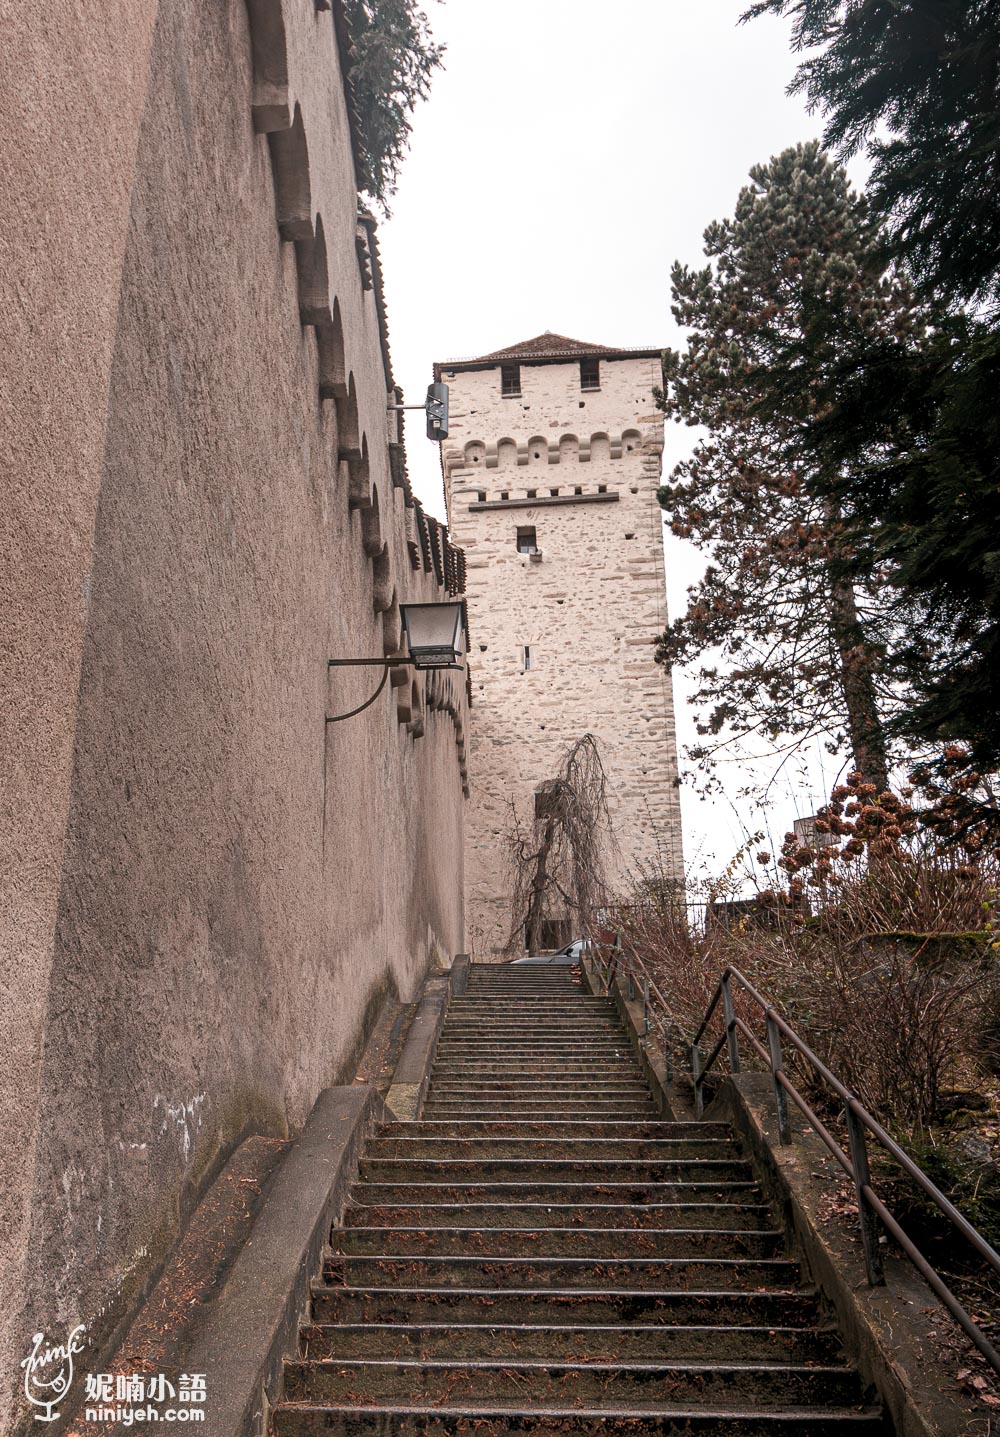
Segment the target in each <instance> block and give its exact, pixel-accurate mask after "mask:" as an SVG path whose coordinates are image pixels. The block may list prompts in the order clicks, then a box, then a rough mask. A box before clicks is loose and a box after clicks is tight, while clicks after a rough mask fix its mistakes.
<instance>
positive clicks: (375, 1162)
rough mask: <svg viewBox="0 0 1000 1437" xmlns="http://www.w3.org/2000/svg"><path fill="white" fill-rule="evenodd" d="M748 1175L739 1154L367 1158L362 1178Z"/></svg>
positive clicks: (593, 1180)
mask: <svg viewBox="0 0 1000 1437" xmlns="http://www.w3.org/2000/svg"><path fill="white" fill-rule="evenodd" d="M751 1175H752V1172H751V1167H750V1164H749V1163H748V1162H745V1161H743V1160H742V1159H741V1158H719V1159H716V1158H705V1159H702V1160H700V1161H699V1160H698V1159H695V1158H690V1159H685V1158H677V1159H675V1160H672V1159H669V1158H635V1159H629V1158H621V1159H619V1160H617V1161H616V1160H615V1159H613V1158H600V1159H597V1160H593V1161H591V1160H589V1159H587V1158H532V1157H525V1158H514V1157H510V1158H496V1159H492V1160H487V1159H462V1158H442V1159H440V1160H437V1159H434V1158H369V1157H363V1158H362V1160H361V1166H360V1172H359V1176H360V1178H361V1181H362V1182H372V1183H377V1182H383V1183H384V1182H425V1183H427V1182H445V1181H448V1182H466V1183H478V1184H482V1183H494V1182H529V1183H530V1182H577V1183H589V1184H591V1185H592V1186H596V1185H599V1184H600V1183H605V1182H619V1183H621V1182H639V1183H644V1184H649V1183H670V1182H673V1183H678V1182H680V1183H685V1182H686V1183H691V1182H703V1183H704V1182H738V1181H740V1180H741V1179H742V1180H744V1181H746V1180H748V1179H749V1178H750V1177H751Z"/></svg>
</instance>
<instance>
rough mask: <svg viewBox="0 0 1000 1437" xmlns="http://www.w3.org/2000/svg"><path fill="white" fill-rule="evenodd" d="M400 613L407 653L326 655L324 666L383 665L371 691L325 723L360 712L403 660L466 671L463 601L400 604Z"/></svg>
mask: <svg viewBox="0 0 1000 1437" xmlns="http://www.w3.org/2000/svg"><path fill="white" fill-rule="evenodd" d="M399 612H400V616H401V618H402V620H403V629H404V631H405V633H406V643H407V647H408V648H409V651H410V652H409V655H408V656H406V657H403V656H400V657H399V658H390V659H385V658H383V659H327V661H326V662H327V668H329V669H335V668H371V667H376V666H378V665H379V664H381V665H382V666H383V669H384V672H383V674H382V680H381V682H380V684H379V686H378V688H377V689H376V690H375V692H374V693H373V694H372V696H371V698H368V699H365V701H364V703H363V704H358V706H357V708H353V709H349V710H348V712H347V713H344V714H327V716H326V722H327V723H339V722H340V721H341V719H348V718H353V717H354V715H355V714H359V713H363V712H364V710H365V709H366V708H370V707H371V705H372V704H373V703H374V702H375V700H376V699H377V698H378V696H379V694H380V693H381V692H382V690H383V689H384V688H385V685H386V681H387V680H388V678H389V670H390V669H391V668H398V667H399V666H400V665H402V664H408V665H410V664H411V665H412V666H413V667H414V668H415V669H458V670H459V671H460V672H463V673H464V671H465V665H464V664H463V663H462V604H461V601H459V602H451V603H437V604H400V606H399Z"/></svg>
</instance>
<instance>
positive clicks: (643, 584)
mask: <svg viewBox="0 0 1000 1437" xmlns="http://www.w3.org/2000/svg"><path fill="white" fill-rule="evenodd" d="M434 372H435V378H437V379H441V380H444V382H445V383H446V384H448V385H449V386H450V391H451V394H450V400H451V405H450V407H451V419H450V437H449V439H448V440H447V441H446V443H445V444H444V445H443V447H442V465H443V469H444V480H445V492H446V496H447V502H448V518H449V524H450V529H451V533H452V535H453V537H454V539H455V541H456V542H457V543H458V544H461V545H462V546H463V547H464V549H465V551H466V555H467V561H468V578H467V583H466V591H467V595H468V604H469V620H470V633H471V653H470V665H471V674H472V698H473V708H472V713H471V716H470V728H471V742H472V748H473V752H474V755H475V759H474V764H473V773H474V777H473V780H472V800H471V803H470V805H469V809H468V811H467V819H466V821H467V834H466V923H467V943H468V945H469V947H470V950H471V951H472V952H474V953H489V952H491V951H492V952H495V951H497V950H499V949H500V948H501V947H502V946H503V944H504V942H505V940H506V938H507V935H508V932H509V929H510V922H511V913H510V896H511V880H510V872H509V869H508V867H507V860H506V858H505V854H504V846H503V841H502V835H503V832H504V829H505V827H506V826H507V825H508V823H509V819H510V804H511V802H512V801H513V803H514V804H515V805H516V807H517V811H518V813H519V815H520V817H521V818H522V820H524V821H525V822H527V823H529V824H530V822H531V819H532V816H533V810H534V793H535V789H536V787H537V786H538V784H539V783H541V782H543V781H544V780H545V779H547V778H550V777H552V776H554V775H555V773H556V772H557V770H558V768H559V764H560V761H561V758H562V756H563V754H564V753H565V751H566V750H567V748H568V747H569V746H570V745H571V744H572V743H573V742H574V741H575V740H576V739H578V738H580V737H581V736H582V735H583V734H584V733H586V732H588V731H590V732H592V733H594V734H595V735H596V737H597V739H598V742H599V745H600V749H601V753H602V756H603V759H604V763H605V768H606V770H607V774H608V778H609V782H610V790H611V793H610V807H611V812H612V816H613V819H614V824H615V831H616V837H617V841H618V845H619V849H620V851H619V852H618V853H617V854H615V855H612V858H611V863H610V864H609V868H610V872H611V876H612V878H613V880H614V881H615V884H616V887H617V888H618V889H619V891H620V890H621V889H622V888H623V887H624V885H625V883H626V881H627V878H628V875H629V873H630V872H634V871H635V868H636V865H637V864H640V865H641V864H642V863H643V862H644V861H649V860H652V859H655V858H656V857H657V855H658V856H659V860H660V864H661V867H662V868H663V869H664V870H665V871H666V873H667V874H668V876H670V877H671V878H673V879H675V880H678V881H679V880H680V879H681V833H680V804H679V799H678V793H677V787H676V778H677V750H676V740H675V734H674V714H673V694H672V686H671V681H670V675H669V673H666V672H665V671H664V670H663V669H662V668H660V667H658V665H657V664H655V663H654V661H653V645H654V641H655V639H656V636H657V634H658V633H660V632H661V631H662V630H663V628H664V625H665V623H666V595H665V585H664V568H663V543H662V533H661V518H660V509H659V506H658V505H657V502H656V489H657V485H658V484H659V480H660V465H661V454H662V450H663V419H662V415H661V414H660V413H659V411H658V410H657V409H656V407H655V405H654V402H653V395H652V390H653V387H654V385H656V384H658V383H659V382H660V352H659V350H653V349H610V348H607V347H604V346H600V345H593V344H584V343H581V342H580V341H578V340H573V339H567V338H565V337H564V336H563V335H558V334H549V333H546V334H543V335H539V336H538V337H537V338H536V339H530V340H526V341H524V342H523V343H521V344H516V345H513V346H511V347H510V348H509V349H504V350H497V351H496V352H495V353H493V354H486V355H483V356H482V357H481V358H479V359H463V360H454V361H449V362H446V363H442V364H437V365H435V369H434ZM571 936H572V935H571ZM550 937H551V941H552V943H553V946H554V943H555V940H556V939H557V938H561V937H562V935H561V934H559V933H557V932H552V933H551V935H550Z"/></svg>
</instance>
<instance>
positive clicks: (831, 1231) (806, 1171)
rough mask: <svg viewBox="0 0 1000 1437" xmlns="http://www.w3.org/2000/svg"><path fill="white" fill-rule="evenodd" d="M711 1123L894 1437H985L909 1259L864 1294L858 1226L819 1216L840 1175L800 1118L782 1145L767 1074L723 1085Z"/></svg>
mask: <svg viewBox="0 0 1000 1437" xmlns="http://www.w3.org/2000/svg"><path fill="white" fill-rule="evenodd" d="M705 1117H706V1119H715V1120H716V1121H718V1120H720V1119H721V1120H723V1121H728V1122H730V1123H732V1126H733V1128H734V1130H735V1131H736V1133H737V1134H738V1135H739V1136H740V1137H741V1138H742V1140H743V1142H744V1144H745V1145H746V1147H747V1148H748V1150H749V1152H750V1155H751V1156H752V1157H753V1159H754V1162H755V1166H756V1168H757V1171H758V1173H759V1175H760V1176H761V1178H762V1180H763V1184H764V1188H765V1191H766V1193H767V1196H768V1197H769V1198H770V1199H771V1201H772V1202H773V1203H774V1205H775V1208H776V1209H777V1211H778V1212H779V1213H780V1214H781V1215H782V1217H783V1219H784V1222H785V1227H786V1230H787V1232H788V1233H789V1235H790V1236H791V1238H792V1239H793V1241H794V1242H795V1243H796V1245H797V1247H798V1248H799V1251H800V1252H801V1253H802V1255H803V1257H804V1259H805V1263H806V1267H807V1269H808V1270H809V1272H810V1273H811V1275H812V1277H813V1279H814V1280H815V1282H816V1284H817V1286H818V1287H819V1288H820V1290H821V1291H822V1292H823V1295H824V1296H825V1297H826V1299H827V1300H828V1301H829V1302H830V1304H831V1306H832V1307H833V1309H834V1311H835V1313H836V1315H837V1318H838V1319H839V1326H840V1329H841V1333H842V1336H843V1337H844V1339H845V1343H846V1345H847V1348H848V1353H849V1356H850V1357H851V1359H852V1360H853V1361H854V1362H855V1363H856V1364H857V1366H858V1369H859V1371H860V1372H861V1375H862V1377H863V1379H864V1380H865V1381H866V1382H868V1383H870V1384H871V1385H872V1386H873V1387H875V1388H876V1389H877V1390H878V1392H879V1395H880V1396H881V1398H882V1401H883V1402H884V1403H885V1406H886V1409H887V1412H888V1414H889V1415H890V1417H891V1418H892V1421H893V1423H894V1426H895V1431H896V1434H897V1437H959V1434H967V1437H973V1434H981V1433H983V1432H985V1431H986V1425H985V1419H986V1417H987V1416H988V1415H989V1414H988V1413H987V1412H986V1410H985V1409H984V1408H982V1407H981V1406H979V1404H978V1403H977V1404H973V1403H971V1402H969V1401H968V1399H966V1398H965V1397H964V1396H963V1394H962V1393H961V1391H960V1390H959V1389H958V1387H957V1384H956V1383H955V1367H956V1362H955V1360H954V1358H949V1355H948V1353H947V1352H944V1351H942V1346H941V1342H940V1335H939V1334H940V1332H941V1329H942V1328H943V1327H944V1328H948V1327H950V1326H951V1320H950V1318H949V1317H948V1314H947V1313H946V1312H945V1310H944V1308H943V1307H942V1306H941V1304H940V1303H939V1302H938V1300H937V1298H936V1297H935V1296H934V1294H933V1293H932V1292H931V1290H930V1288H929V1287H928V1286H927V1285H926V1283H925V1282H924V1281H923V1279H922V1278H921V1277H919V1275H918V1274H917V1273H916V1272H915V1271H914V1269H913V1268H912V1267H911V1266H910V1264H909V1263H908V1262H907V1261H906V1260H905V1259H904V1258H894V1257H892V1256H887V1257H886V1259H885V1266H886V1280H887V1283H886V1286H885V1287H874V1288H873V1287H869V1286H868V1281H867V1278H866V1275H865V1267H864V1260H863V1258H862V1254H861V1248H860V1242H859V1240H858V1239H857V1237H856V1235H855V1233H854V1232H853V1224H849V1223H847V1222H845V1221H844V1220H841V1219H838V1218H835V1217H834V1218H829V1217H825V1216H824V1214H823V1211H822V1199H823V1198H824V1197H825V1196H827V1195H828V1194H830V1193H832V1192H835V1191H836V1190H837V1189H839V1188H841V1187H843V1185H844V1182H845V1177H844V1173H843V1171H842V1170H841V1168H840V1167H839V1166H838V1165H837V1164H836V1163H835V1162H834V1160H833V1158H832V1157H830V1155H829V1153H828V1152H827V1150H826V1148H825V1147H824V1145H823V1144H822V1143H821V1142H820V1140H819V1138H817V1137H816V1136H815V1134H813V1133H812V1132H811V1131H806V1130H805V1128H806V1120H805V1118H804V1117H803V1116H802V1115H801V1114H796V1115H795V1117H794V1123H795V1129H794V1142H792V1143H791V1144H790V1145H789V1146H787V1147H782V1145H781V1143H780V1141H779V1138H778V1122H777V1114H776V1112H775V1110H774V1096H773V1088H772V1084H771V1079H770V1076H769V1075H768V1074H766V1073H741V1074H739V1075H738V1076H737V1077H727V1078H726V1080H725V1081H724V1082H723V1084H722V1087H721V1088H720V1090H719V1092H718V1095H717V1096H716V1098H715V1099H714V1100H713V1102H711V1103H710V1104H709V1106H708V1108H707V1109H706V1112H705ZM954 1330H955V1332H956V1333H958V1332H959V1329H958V1328H957V1327H956V1328H955V1329H954ZM949 1387H950V1388H951V1389H952V1392H951V1393H949V1392H948V1388H949Z"/></svg>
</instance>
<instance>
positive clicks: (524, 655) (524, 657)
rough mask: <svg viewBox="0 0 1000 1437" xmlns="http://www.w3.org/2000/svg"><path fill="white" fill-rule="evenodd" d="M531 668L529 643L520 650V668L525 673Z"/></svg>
mask: <svg viewBox="0 0 1000 1437" xmlns="http://www.w3.org/2000/svg"><path fill="white" fill-rule="evenodd" d="M530 668H531V645H530V644H525V645H524V647H523V648H522V650H521V669H522V671H523V672H524V673H527V672H528V670H529V669H530Z"/></svg>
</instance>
